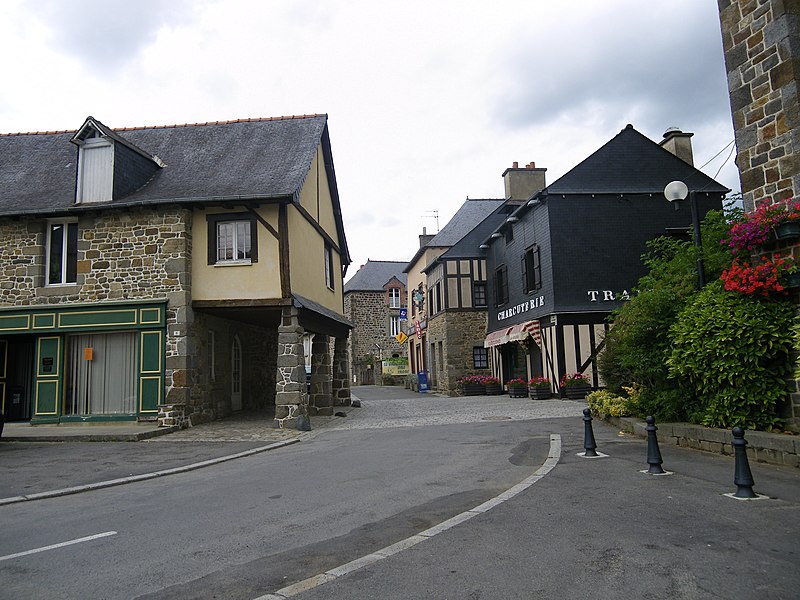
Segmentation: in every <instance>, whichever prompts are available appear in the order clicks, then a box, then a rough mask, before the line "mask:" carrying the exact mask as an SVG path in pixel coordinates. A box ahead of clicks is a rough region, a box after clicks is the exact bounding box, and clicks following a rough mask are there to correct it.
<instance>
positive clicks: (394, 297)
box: [389, 288, 400, 308]
mask: <svg viewBox="0 0 800 600" xmlns="http://www.w3.org/2000/svg"><path fill="white" fill-rule="evenodd" d="M389 308H400V288H389Z"/></svg>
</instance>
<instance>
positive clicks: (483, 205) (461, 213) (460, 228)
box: [405, 198, 505, 273]
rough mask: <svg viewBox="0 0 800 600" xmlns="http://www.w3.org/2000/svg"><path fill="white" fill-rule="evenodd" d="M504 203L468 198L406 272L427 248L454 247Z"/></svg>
mask: <svg viewBox="0 0 800 600" xmlns="http://www.w3.org/2000/svg"><path fill="white" fill-rule="evenodd" d="M504 203H505V200H493V199H471V198H467V200H466V202H464V204H462V205H461V207H460V208H459V209H458V210H457V211H456V214H454V215H453V218H452V219H450V220H449V221H448V222H447V224H446V225H445V226H444V227H442V229H441V231H439V233H437V234H436V235H435V236H433V238H432V239H431V241H430V242H428V243H427V244H425V245H424V246H423V247H421V248H420V249H419V250H417V253H416V254H415V255H414V257H413V258H412V259H411V260H410V261H409V262H408V263H407V264H406V268H405V272H406V273H407V272H408V270H409V269H410V268H411V267H412V266H413V265H414V263H415V262H417V260H418V259H419V257H420V256H421V255H422V253H423V252H425V248H448V247H451V246H454V245H455V244H457V243H458V242H459V241H460V240H461V239H462V238H463V237H464V236H465V235H467V234H468V233H469V232H470V231H472V230H473V229H474V228H475V227H476V226H477V225H478V224H479V223H481V222H482V221H483V220H484V219H485V218H486V217H487V216H488V215H489V214H491V213H492V212H493V211H495V210H497V209H498V208H500V207H501V206H502V205H503V204H504Z"/></svg>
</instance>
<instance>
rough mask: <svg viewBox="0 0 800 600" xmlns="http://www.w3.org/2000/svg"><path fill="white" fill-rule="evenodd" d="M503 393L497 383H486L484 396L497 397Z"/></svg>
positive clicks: (501, 387)
mask: <svg viewBox="0 0 800 600" xmlns="http://www.w3.org/2000/svg"><path fill="white" fill-rule="evenodd" d="M502 393H503V386H501V385H500V384H499V383H487V384H486V395H487V396H498V395H500V394H502Z"/></svg>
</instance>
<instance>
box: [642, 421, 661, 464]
mask: <svg viewBox="0 0 800 600" xmlns="http://www.w3.org/2000/svg"><path fill="white" fill-rule="evenodd" d="M645 421H647V427H645V431H647V464H648V465H650V467H649V468H648V469H647V472H648V473H649V474H650V475H663V474H664V473H665V472H666V471H664V469H662V468H661V464H662V463H663V462H664V461H663V460H661V450H659V449H658V438H657V437H656V431H658V427H656V420H655V419H654V418H653V417H652V416H649V417H647V419H645Z"/></svg>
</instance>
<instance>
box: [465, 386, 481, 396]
mask: <svg viewBox="0 0 800 600" xmlns="http://www.w3.org/2000/svg"><path fill="white" fill-rule="evenodd" d="M464 395H465V396H485V395H486V388H485V387H483V385H481V384H480V383H465V384H464Z"/></svg>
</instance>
